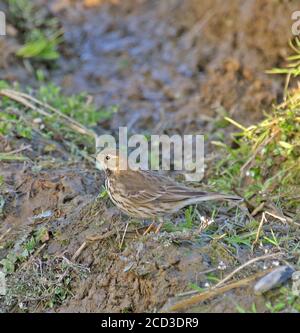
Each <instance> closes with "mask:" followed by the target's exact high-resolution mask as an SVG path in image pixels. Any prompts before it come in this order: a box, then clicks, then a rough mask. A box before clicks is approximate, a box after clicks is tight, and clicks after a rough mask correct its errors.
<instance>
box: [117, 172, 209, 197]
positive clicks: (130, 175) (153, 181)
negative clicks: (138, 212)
mask: <svg viewBox="0 0 300 333" xmlns="http://www.w3.org/2000/svg"><path fill="white" fill-rule="evenodd" d="M119 177H120V181H119V184H122V185H120V186H122V191H123V193H125V194H126V196H127V197H128V198H129V197H130V199H132V200H136V201H138V202H140V203H147V202H154V201H156V200H158V199H159V201H160V202H176V201H184V200H186V199H188V198H190V197H192V196H195V197H196V196H201V195H205V194H206V192H201V191H196V190H193V189H191V188H188V187H185V186H182V185H180V184H178V183H177V182H175V181H174V180H172V179H170V178H168V177H164V176H162V175H159V174H155V173H152V172H147V171H143V172H139V171H126V173H124V174H120V175H119Z"/></svg>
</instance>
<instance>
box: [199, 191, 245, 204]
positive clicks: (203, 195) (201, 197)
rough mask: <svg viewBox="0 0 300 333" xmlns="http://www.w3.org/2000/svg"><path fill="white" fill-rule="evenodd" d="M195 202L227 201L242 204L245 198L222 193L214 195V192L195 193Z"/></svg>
mask: <svg viewBox="0 0 300 333" xmlns="http://www.w3.org/2000/svg"><path fill="white" fill-rule="evenodd" d="M195 200H196V201H197V202H201V201H209V200H226V201H236V202H242V201H243V198H241V197H239V196H237V195H232V194H222V193H214V192H211V193H210V192H199V193H197V192H196V193H195Z"/></svg>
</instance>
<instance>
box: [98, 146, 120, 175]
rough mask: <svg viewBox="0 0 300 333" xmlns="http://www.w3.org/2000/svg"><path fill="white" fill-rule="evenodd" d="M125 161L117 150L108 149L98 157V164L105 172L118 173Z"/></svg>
mask: <svg viewBox="0 0 300 333" xmlns="http://www.w3.org/2000/svg"><path fill="white" fill-rule="evenodd" d="M122 161H123V159H122V157H121V155H120V154H119V151H118V150H117V149H109V148H106V149H104V150H102V151H101V152H100V153H98V154H97V155H96V163H97V166H99V168H100V169H102V170H104V171H111V172H118V171H119V170H120V168H121V162H122Z"/></svg>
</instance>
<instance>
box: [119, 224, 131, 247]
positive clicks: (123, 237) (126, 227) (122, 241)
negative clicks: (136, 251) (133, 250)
mask: <svg viewBox="0 0 300 333" xmlns="http://www.w3.org/2000/svg"><path fill="white" fill-rule="evenodd" d="M128 225H129V222H127V223H126V226H125V230H124V233H123V236H122V240H121V243H120V246H119V248H120V250H121V249H122V246H123V243H124V239H125V236H126V232H127V229H128Z"/></svg>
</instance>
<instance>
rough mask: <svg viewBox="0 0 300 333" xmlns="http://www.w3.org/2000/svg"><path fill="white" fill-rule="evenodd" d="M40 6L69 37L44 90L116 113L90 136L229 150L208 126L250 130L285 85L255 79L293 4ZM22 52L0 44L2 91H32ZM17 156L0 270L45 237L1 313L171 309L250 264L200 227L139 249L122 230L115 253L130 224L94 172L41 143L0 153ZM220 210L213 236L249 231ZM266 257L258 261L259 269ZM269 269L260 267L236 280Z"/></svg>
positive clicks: (227, 300)
mask: <svg viewBox="0 0 300 333" xmlns="http://www.w3.org/2000/svg"><path fill="white" fill-rule="evenodd" d="M87 3H88V2H87ZM99 3H100V2H99ZM47 6H48V8H49V10H50V11H51V12H52V13H53V15H55V16H57V17H58V18H59V19H60V21H61V22H62V25H63V29H64V31H65V44H64V46H62V57H61V58H60V59H59V61H58V63H57V65H56V66H55V67H52V68H47V67H45V68H44V70H45V72H46V77H47V81H54V82H55V83H56V84H57V85H59V86H61V87H62V88H63V92H64V93H65V94H70V93H80V92H82V91H86V92H87V93H88V94H89V95H90V96H91V98H92V100H93V102H94V103H96V104H97V105H100V106H112V105H118V107H119V110H118V112H117V113H116V114H114V116H113V118H112V119H110V120H108V121H105V122H102V123H101V124H98V125H99V126H97V127H96V128H95V130H96V131H97V132H98V133H99V134H101V133H102V132H104V131H109V132H112V133H115V132H116V130H117V128H118V127H119V126H127V127H128V128H129V129H130V131H131V132H132V133H134V132H141V133H150V132H151V133H163V132H164V133H185V132H186V133H193V132H197V133H199V132H201V133H205V134H206V135H207V136H208V138H209V141H210V140H217V139H218V138H220V135H222V136H224V135H225V141H226V140H227V142H230V137H229V136H228V135H227V134H226V133H228V132H229V131H230V128H229V129H228V127H227V128H226V131H225V130H223V129H222V128H219V127H218V126H217V125H216V120H218V119H220V117H222V116H224V115H225V114H227V115H229V116H230V117H232V118H234V119H235V120H237V121H239V122H241V123H242V124H244V125H248V124H251V123H253V122H255V121H258V120H260V119H262V117H263V111H266V112H267V111H268V110H269V109H270V107H271V105H272V103H274V102H277V101H280V100H281V98H282V91H283V84H284V80H283V78H280V77H271V76H270V75H267V74H265V70H266V69H270V68H272V67H274V66H279V65H281V64H282V63H283V61H284V57H285V56H287V55H288V52H289V51H288V46H287V41H288V39H289V37H290V34H291V24H292V22H291V19H290V17H291V13H292V11H294V10H296V9H297V8H296V7H297V6H296V1H280V2H279V1H267V0H262V1H252V0H247V1H242V0H241V1H230V2H229V1H226V2H224V1H218V0H214V1H196V0H188V1H180V0H168V1H142V0H140V1H138V0H132V1H119V2H118V1H113V3H111V2H109V1H107V2H105V1H101V4H99V5H96V6H93V7H92V8H88V6H84V5H83V4H82V2H80V1H70V2H69V1H63V2H61V1H56V2H55V1H49V2H47ZM18 43H19V41H18V32H16V31H15V30H14V29H13V27H11V30H10V32H9V35H8V36H7V38H5V39H3V38H2V39H0V49H1V54H0V78H1V79H5V80H8V81H10V82H13V81H18V82H20V83H21V84H23V85H25V84H26V85H28V84H30V85H31V86H33V87H37V86H38V85H39V84H40V83H39V82H38V81H37V80H36V79H35V78H34V71H33V70H34V69H35V68H34V66H35V65H34V64H33V65H32V66H33V67H32V66H28V64H27V65H26V64H25V65H24V62H22V61H20V60H19V59H17V58H16V57H15V56H14V52H15V49H16V48H17V47H18ZM21 144H25V145H26V144H30V145H31V148H29V149H26V150H25V151H24V152H23V153H24V155H25V156H27V157H29V160H28V161H25V162H24V161H22V162H15V161H14V162H0V163H1V175H2V176H3V177H4V184H5V186H6V189H5V198H6V200H5V206H4V210H3V215H2V217H1V225H0V235H3V236H2V238H1V240H0V242H1V247H0V257H1V258H4V257H6V256H7V254H8V253H9V252H10V251H13V252H14V253H18V252H20V251H21V249H22V245H21V244H23V243H24V240H26V239H29V238H30V237H31V236H32V235H33V233H34V232H36V231H37V230H41V229H42V228H43V230H44V233H45V234H44V238H43V239H42V242H41V243H40V246H39V247H37V248H36V249H35V251H34V252H33V254H32V256H30V258H29V260H28V262H27V263H23V264H22V265H23V266H24V267H21V268H22V269H21V270H20V269H19V270H18V272H17V273H16V274H15V275H14V276H13V278H11V280H10V281H8V284H9V287H10V288H11V290H12V292H11V295H10V297H11V298H10V299H9V300H5V301H3V302H2V305H1V306H0V309H1V311H17V312H20V311H50V312H51V311H55V312H64V311H67V312H70V311H76V312H110V311H113V312H141V311H150V312H153V311H160V310H162V309H164V310H167V309H168V306H169V304H171V303H173V302H174V300H175V301H178V300H180V299H181V298H182V297H181V296H178V295H180V294H182V293H184V292H187V291H190V290H193V288H192V287H191V286H192V284H193V285H197V286H199V287H207V285H209V283H211V280H210V279H212V278H211V277H210V278H209V276H208V273H209V272H210V273H211V272H213V273H215V274H216V275H217V276H218V277H219V278H221V277H222V276H224V274H225V275H226V274H227V273H229V272H231V271H232V270H233V269H234V268H235V267H236V266H237V265H240V264H241V263H243V262H245V261H247V260H248V259H250V258H251V257H252V256H253V253H251V251H250V250H249V249H248V248H247V247H244V246H243V245H241V246H240V247H239V249H238V255H232V253H231V252H230V251H229V250H228V248H227V247H226V245H224V244H223V243H222V242H218V237H216V238H214V237H210V236H211V234H210V233H209V232H208V233H204V234H201V233H200V232H199V229H197V228H196V229H193V230H188V231H178V232H169V231H167V230H163V231H162V232H161V233H160V234H159V235H154V234H149V235H147V236H142V233H143V230H144V229H143V224H142V223H140V222H137V221H132V223H131V224H130V225H129V227H128V230H127V232H126V235H125V238H124V240H123V239H122V238H123V234H124V230H125V226H126V222H127V221H128V219H127V218H126V217H125V216H122V215H120V213H119V212H118V211H116V210H115V209H114V208H113V207H112V205H111V203H110V201H109V200H108V199H107V198H101V197H99V196H98V194H99V192H101V191H102V190H101V188H102V185H103V175H102V173H101V172H100V171H98V170H96V169H95V168H94V166H93V165H91V164H89V163H85V162H78V161H74V160H73V159H72V158H71V157H70V156H69V154H68V153H64V152H59V153H58V152H55V153H53V152H51V153H49V152H48V153H45V150H44V148H45V146H46V143H45V142H43V141H38V142H34V143H33V142H30V141H28V140H27V141H26V140H24V139H20V138H11V137H10V138H1V141H0V147H1V151H10V150H14V149H18V147H20V146H21ZM207 149H208V152H210V153H213V152H214V151H213V148H212V147H211V146H209V145H208V147H207ZM204 183H205V180H204ZM97 196H98V197H97ZM219 209H220V210H219V215H218V216H217V217H216V218H215V225H214V226H213V228H214V229H213V231H214V234H215V235H222V234H223V233H224V232H227V231H229V232H231V231H232V230H239V229H242V228H243V226H244V224H245V223H246V222H247V221H246V220H247V217H246V214H245V212H244V210H239V209H237V208H236V207H233V208H232V209H233V210H234V211H235V210H236V211H237V212H238V213H235V214H232V215H230V214H228V213H227V212H228V209H226V210H224V212H222V205H221V207H219ZM199 211H200V212H201V215H202V216H205V217H206V218H208V219H209V218H210V217H211V215H212V210H211V209H210V206H206V207H199ZM45 212H46V213H45ZM183 220H184V214H178V215H177V216H174V217H173V222H174V223H175V224H180V223H181V222H182V221H183ZM199 224H200V221H199ZM278 228H279V227H278ZM280 228H283V229H284V228H287V227H286V226H284V227H282V226H281V227H280ZM283 231H285V230H283ZM91 238H92V239H91ZM36 252H37V253H36ZM263 253H264V252H263V249H257V250H256V252H255V256H258V255H261V254H263ZM276 264H277V263H276V262H274V263H273V262H272V261H270V262H268V263H267V267H265V265H266V264H264V267H263V264H262V263H257V264H256V265H254V266H251V269H248V270H246V271H243V272H241V273H240V275H239V276H240V278H242V277H244V276H246V275H247V274H246V273H248V275H249V274H251V272H252V271H253V273H254V272H257V271H260V270H262V269H266V268H269V267H272V265H276ZM251 270H252V271H251ZM67 277H69V278H70V279H69V280H68V281H66V278H67ZM54 284H57V285H59V287H60V289H59V290H57V289H55V287H53V285H54ZM37 285H40V286H41V287H40V288H35V286H37ZM30 286H31V287H30ZM30 288H32V293H28V289H30ZM45 290H47V293H45ZM45 295H46V296H45ZM253 302H255V304H256V307H257V310H258V311H265V299H264V297H263V296H254V294H253V291H252V285H251V284H249V285H248V286H246V287H243V288H239V289H236V290H233V291H230V292H228V293H226V294H224V295H221V296H219V297H216V298H213V299H210V300H208V301H206V302H202V303H200V304H198V305H196V306H194V307H188V308H185V309H183V310H182V311H205V312H206V311H207V312H229V311H236V309H237V305H239V306H241V307H245V308H247V307H248V306H249V304H252V303H253Z"/></svg>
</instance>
